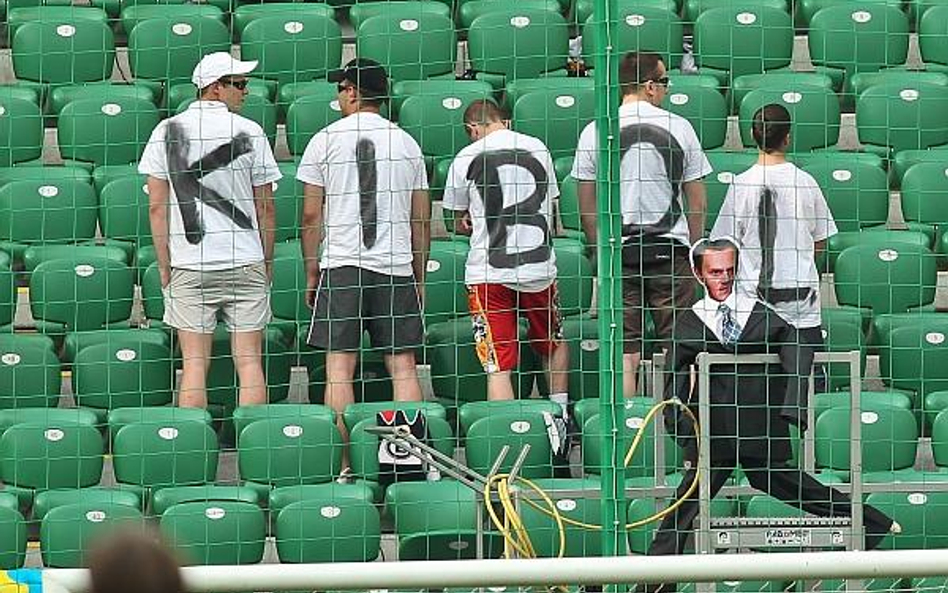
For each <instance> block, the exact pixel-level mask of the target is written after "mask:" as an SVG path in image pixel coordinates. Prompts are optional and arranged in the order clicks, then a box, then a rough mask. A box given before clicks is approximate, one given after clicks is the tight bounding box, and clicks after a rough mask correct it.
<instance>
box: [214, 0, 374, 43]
mask: <svg viewBox="0 0 948 593" xmlns="http://www.w3.org/2000/svg"><path fill="white" fill-rule="evenodd" d="M297 15H312V16H316V17H319V18H327V19H335V18H336V11H334V10H333V9H332V7H331V6H329V5H328V4H322V3H315V2H261V3H242V4H240V5H239V6H237V7H236V8H235V9H234V12H233V22H232V26H233V29H234V35H235V36H236V37H237V38H238V39H239V38H240V37H241V36H242V35H243V32H244V29H246V28H247V25H249V24H250V23H252V22H253V21H255V20H257V19H259V18H262V17H268V16H278V17H282V18H287V19H293V18H294V17H296V16H297ZM354 26H355V25H353V27H354Z"/></svg>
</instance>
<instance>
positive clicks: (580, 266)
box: [553, 237, 595, 315]
mask: <svg viewBox="0 0 948 593" xmlns="http://www.w3.org/2000/svg"><path fill="white" fill-rule="evenodd" d="M553 250H554V252H555V253H556V290H557V297H558V299H559V305H560V313H561V314H562V315H576V314H579V313H583V312H586V311H588V310H589V308H590V307H591V306H592V292H593V278H594V277H595V274H593V270H592V264H591V263H590V261H589V258H587V257H586V248H585V246H584V245H583V243H582V241H578V240H576V239H569V238H566V237H557V238H555V239H553Z"/></svg>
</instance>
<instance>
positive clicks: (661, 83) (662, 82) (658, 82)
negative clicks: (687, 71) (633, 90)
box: [649, 76, 671, 86]
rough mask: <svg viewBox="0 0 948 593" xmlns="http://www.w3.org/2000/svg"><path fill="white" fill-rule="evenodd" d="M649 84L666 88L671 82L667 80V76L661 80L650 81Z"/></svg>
mask: <svg viewBox="0 0 948 593" xmlns="http://www.w3.org/2000/svg"><path fill="white" fill-rule="evenodd" d="M649 82H654V83H655V84H660V85H662V86H668V84H669V82H671V81H670V80H669V78H668V77H667V76H663V77H661V78H656V79H654V80H651V81H649Z"/></svg>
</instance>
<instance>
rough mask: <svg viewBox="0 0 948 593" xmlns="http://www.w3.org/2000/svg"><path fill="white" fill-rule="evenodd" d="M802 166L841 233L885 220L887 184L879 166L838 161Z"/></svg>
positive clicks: (886, 217) (874, 224)
mask: <svg viewBox="0 0 948 593" xmlns="http://www.w3.org/2000/svg"><path fill="white" fill-rule="evenodd" d="M803 169H804V170H805V171H806V172H807V173H809V174H810V175H812V176H813V179H815V180H816V182H817V183H818V184H819V186H820V189H821V190H822V191H823V196H824V197H825V198H826V203H827V204H828V205H829V208H830V212H832V214H833V220H835V221H836V227H837V228H838V229H839V231H840V232H841V233H847V232H853V231H859V230H861V229H863V228H866V227H875V226H879V225H883V224H885V223H886V221H887V220H888V218H889V184H888V179H887V177H886V173H885V171H884V170H883V169H882V168H881V167H875V166H873V165H870V164H867V163H862V162H858V161H857V162H850V161H845V160H840V161H839V162H829V161H823V162H814V163H808V164H806V165H805V166H804V167H803Z"/></svg>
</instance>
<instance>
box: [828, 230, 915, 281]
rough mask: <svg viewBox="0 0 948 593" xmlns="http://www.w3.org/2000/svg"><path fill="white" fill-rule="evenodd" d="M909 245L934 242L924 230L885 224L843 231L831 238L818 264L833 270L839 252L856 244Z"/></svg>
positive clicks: (880, 245)
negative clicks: (900, 228) (890, 227)
mask: <svg viewBox="0 0 948 593" xmlns="http://www.w3.org/2000/svg"><path fill="white" fill-rule="evenodd" d="M903 244H905V245H908V246H909V247H910V248H911V247H920V248H923V249H929V248H930V246H931V244H932V237H931V236H929V235H926V234H925V233H924V232H921V231H917V230H910V229H903V230H891V229H889V228H888V227H885V226H874V227H870V228H865V229H862V230H859V231H848V232H841V233H838V234H836V235H833V236H832V237H830V238H829V240H828V241H827V243H826V245H827V247H826V251H825V252H824V255H823V258H822V261H817V265H819V266H822V268H823V271H825V272H833V271H835V268H836V260H837V258H839V254H840V253H842V252H843V251H846V249H848V248H850V247H854V246H856V245H870V246H873V245H874V246H876V247H879V248H881V249H884V248H886V247H889V246H898V245H903Z"/></svg>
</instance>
